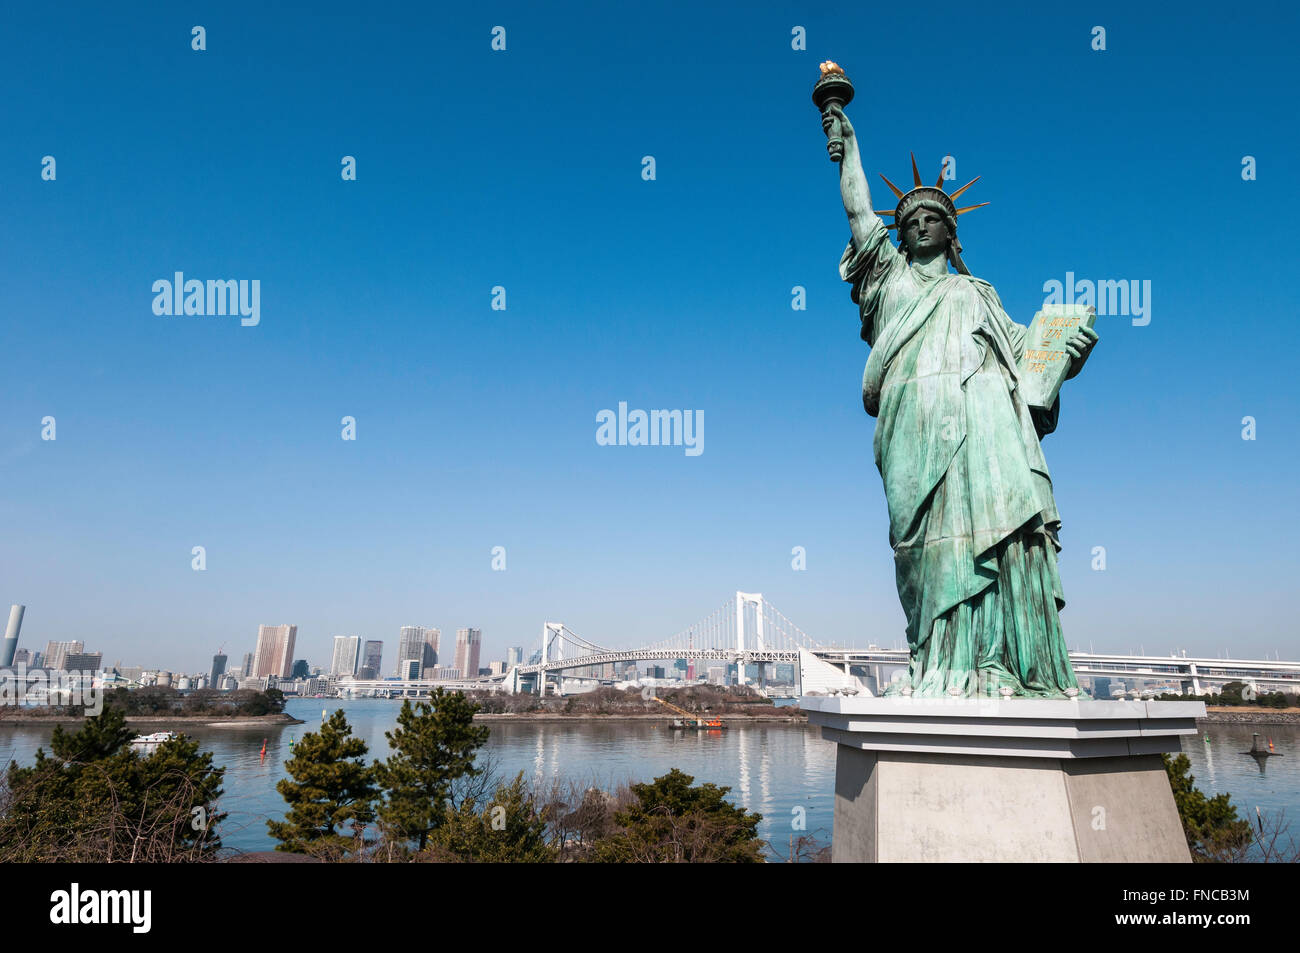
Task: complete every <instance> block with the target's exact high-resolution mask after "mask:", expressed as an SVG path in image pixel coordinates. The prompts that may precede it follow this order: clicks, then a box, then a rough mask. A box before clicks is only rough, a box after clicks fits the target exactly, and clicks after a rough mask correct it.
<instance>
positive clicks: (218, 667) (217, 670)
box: [208, 652, 226, 688]
mask: <svg viewBox="0 0 1300 953" xmlns="http://www.w3.org/2000/svg"><path fill="white" fill-rule="evenodd" d="M225 673H226V657H225V656H224V655H222V654H221V653H220V652H218V653H217V654H216V655H214V656H212V677H211V678H209V679H208V684H209V685H211V686H212V687H213V688H216V687H218V686H219V685H220V684H221V676H222V675H224V674H225Z"/></svg>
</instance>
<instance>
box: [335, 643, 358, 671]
mask: <svg viewBox="0 0 1300 953" xmlns="http://www.w3.org/2000/svg"><path fill="white" fill-rule="evenodd" d="M360 665H361V637H360V636H358V635H336V636H334V658H333V660H332V661H331V662H330V674H331V675H355V674H357V669H358V668H359V667H360Z"/></svg>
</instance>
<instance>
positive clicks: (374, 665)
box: [361, 639, 384, 678]
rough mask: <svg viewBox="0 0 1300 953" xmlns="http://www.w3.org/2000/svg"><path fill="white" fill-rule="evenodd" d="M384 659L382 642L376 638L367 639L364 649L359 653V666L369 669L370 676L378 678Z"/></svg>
mask: <svg viewBox="0 0 1300 953" xmlns="http://www.w3.org/2000/svg"><path fill="white" fill-rule="evenodd" d="M383 661H384V643H383V642H381V641H379V640H378V639H369V640H367V641H366V647H365V650H364V651H363V652H362V653H361V667H362V668H363V669H366V668H368V669H370V678H378V677H379V673H380V672H382V671H383V670H384V669H383Z"/></svg>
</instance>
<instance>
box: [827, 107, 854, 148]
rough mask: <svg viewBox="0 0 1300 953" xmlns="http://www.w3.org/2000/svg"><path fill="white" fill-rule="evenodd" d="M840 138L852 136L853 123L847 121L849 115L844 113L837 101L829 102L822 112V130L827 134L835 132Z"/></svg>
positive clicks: (831, 134)
mask: <svg viewBox="0 0 1300 953" xmlns="http://www.w3.org/2000/svg"><path fill="white" fill-rule="evenodd" d="M836 127H838V136H839V138H841V139H845V140H848V139H852V138H853V123H851V122H849V117H848V116H846V115H844V110H843V109H842V108H841V107H840V106H839V104H838V103H831V104H830V105H829V106H827V107H826V112H824V113H822V131H823V132H825V133H826V135H828V136H835V135H836V134H837V128H836Z"/></svg>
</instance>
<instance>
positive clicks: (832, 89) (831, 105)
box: [813, 61, 879, 248]
mask: <svg viewBox="0 0 1300 953" xmlns="http://www.w3.org/2000/svg"><path fill="white" fill-rule="evenodd" d="M821 69H822V81H821V82H820V83H818V85H817V91H816V92H814V96H813V98H814V101H817V100H820V101H818V102H817V106H818V108H820V109H821V111H822V131H823V132H825V133H826V136H827V142H826V151H827V153H828V154H829V155H830V157H831V161H832V162H837V163H839V167H840V195H841V197H842V198H843V199H844V211H845V212H846V213H847V214H848V216H849V231H850V232H851V233H852V235H853V244H854V245H855V246H856V247H858V248H861V247H862V246H863V245H864V244H865V243H866V239H867V236H868V235H869V234H870V232H871V230H872V229H873V228H877V227H879V226H878V225H877V224H876V221H878V219H877V216H876V213H875V211H874V210H873V209H872V207H871V189H870V188H869V187H868V186H867V176H866V173H865V172H863V171H862V153H861V151H860V150H859V148H858V137H857V135H856V134H855V133H854V130H853V124H852V123H851V122H849V117H848V116H846V115H845V114H844V104H845V103H847V102H848V101H849V100H850V99H852V98H853V87H852V86H851V85H849V83H848V80H847V78H845V76H844V71H843V70H842V69H840V68H839V67H838V66H836V65H835V64H834V63H831V62H829V61H828V62H826V63H823V64H822V65H821ZM819 94H820V95H819Z"/></svg>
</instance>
